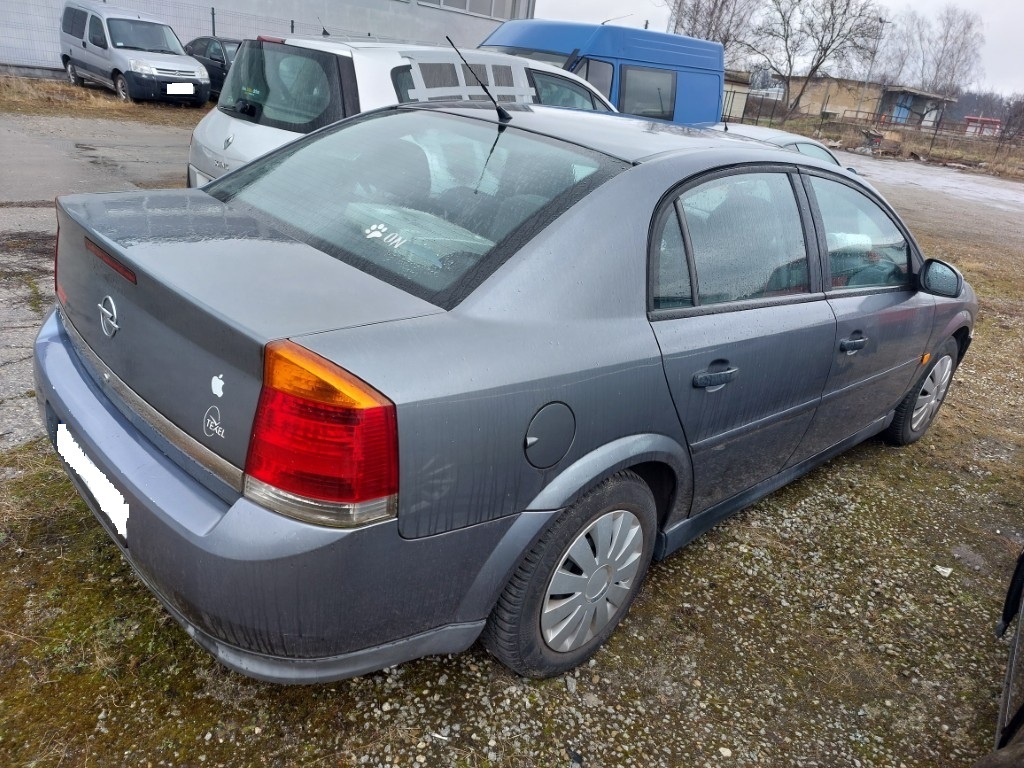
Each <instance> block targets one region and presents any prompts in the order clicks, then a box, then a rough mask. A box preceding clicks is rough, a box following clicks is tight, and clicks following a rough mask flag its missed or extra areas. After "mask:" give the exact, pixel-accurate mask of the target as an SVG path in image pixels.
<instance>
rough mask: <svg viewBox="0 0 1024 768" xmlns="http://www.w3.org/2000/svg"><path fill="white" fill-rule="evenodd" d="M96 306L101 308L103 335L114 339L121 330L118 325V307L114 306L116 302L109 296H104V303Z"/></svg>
mask: <svg viewBox="0 0 1024 768" xmlns="http://www.w3.org/2000/svg"><path fill="white" fill-rule="evenodd" d="M96 306H97V307H99V308H100V327H101V328H102V329H103V335H104V336H106V337H108V338H112V337H113V336H114V334H115V333H117V332H118V331H119V330H121V327H120V326H119V325H118V324H117V307H116V306H114V300H113V299H112V298H110V297H109V296H104V297H103V301H101V302H100V303H99V304H97V305H96Z"/></svg>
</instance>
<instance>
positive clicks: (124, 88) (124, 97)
mask: <svg viewBox="0 0 1024 768" xmlns="http://www.w3.org/2000/svg"><path fill="white" fill-rule="evenodd" d="M114 93H115V94H117V98H119V99H120V100H121V101H124V102H130V101H135V99H133V98H132V92H131V91H130V90H129V89H128V81H127V80H125V79H124V75H122V74H121V73H120V72H116V73H114Z"/></svg>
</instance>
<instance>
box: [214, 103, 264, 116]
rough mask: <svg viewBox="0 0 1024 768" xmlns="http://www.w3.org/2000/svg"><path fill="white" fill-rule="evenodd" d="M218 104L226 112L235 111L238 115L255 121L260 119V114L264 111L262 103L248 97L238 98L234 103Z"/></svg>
mask: <svg viewBox="0 0 1024 768" xmlns="http://www.w3.org/2000/svg"><path fill="white" fill-rule="evenodd" d="M218 106H219V107H220V108H221V109H222V110H224V111H225V112H234V113H235V114H236V115H241V116H242V117H247V118H249V119H250V120H253V121H256V120H259V119H260V114H261V113H262V112H263V105H262V104H260V103H258V102H255V101H249V100H248V99H237V100H236V101H235V103H234V104H231V105H227V106H221V105H218Z"/></svg>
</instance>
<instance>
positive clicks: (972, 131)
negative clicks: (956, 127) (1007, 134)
mask: <svg viewBox="0 0 1024 768" xmlns="http://www.w3.org/2000/svg"><path fill="white" fill-rule="evenodd" d="M964 123H965V124H966V128H965V130H964V132H965V133H966V134H967V135H968V136H998V135H999V134H1000V133H1002V131H1003V121H1002V120H1000V119H999V118H998V117H975V116H974V115H968V116H967V117H965V118H964Z"/></svg>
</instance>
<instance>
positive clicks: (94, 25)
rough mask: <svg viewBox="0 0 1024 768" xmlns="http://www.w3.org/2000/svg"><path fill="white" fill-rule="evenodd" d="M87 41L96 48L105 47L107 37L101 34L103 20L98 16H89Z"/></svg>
mask: <svg viewBox="0 0 1024 768" xmlns="http://www.w3.org/2000/svg"><path fill="white" fill-rule="evenodd" d="M89 42H90V43H91V44H93V45H95V46H96V47H97V48H106V47H107V37H106V35H104V34H103V22H102V21H100V17H99V16H90V17H89Z"/></svg>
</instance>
